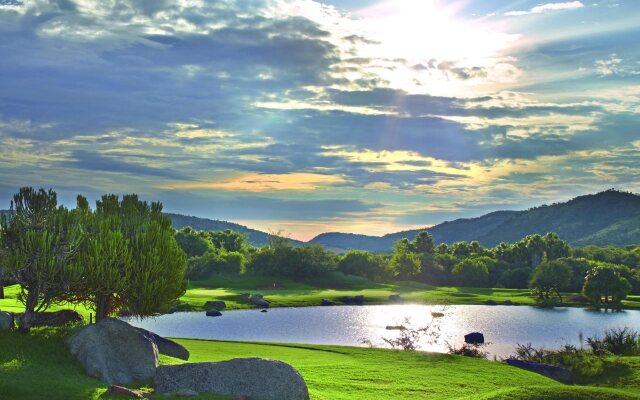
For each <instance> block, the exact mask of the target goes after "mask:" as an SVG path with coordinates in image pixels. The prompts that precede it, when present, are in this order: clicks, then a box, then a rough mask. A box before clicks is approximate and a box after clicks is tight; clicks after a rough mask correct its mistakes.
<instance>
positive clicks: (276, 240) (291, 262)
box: [247, 235, 337, 279]
mask: <svg viewBox="0 0 640 400" xmlns="http://www.w3.org/2000/svg"><path fill="white" fill-rule="evenodd" d="M336 268H337V265H336V255H335V254H334V253H333V252H331V251H329V250H326V249H325V248H324V247H322V246H320V245H305V246H302V247H293V246H291V244H290V243H289V241H288V240H287V239H286V238H282V237H279V236H275V235H274V236H272V239H271V241H270V244H269V246H266V247H263V248H261V249H259V250H258V251H257V252H256V253H255V254H253V255H252V260H251V262H250V263H249V264H247V271H248V272H251V273H254V274H257V275H273V276H282V277H291V278H294V279H304V278H311V277H315V276H319V275H321V274H324V273H327V272H331V271H334V270H335V269H336Z"/></svg>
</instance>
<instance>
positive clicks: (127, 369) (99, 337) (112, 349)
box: [69, 318, 158, 385]
mask: <svg viewBox="0 0 640 400" xmlns="http://www.w3.org/2000/svg"><path fill="white" fill-rule="evenodd" d="M69 349H70V350H71V354H73V355H74V356H75V357H76V358H77V359H78V361H79V362H80V364H82V366H83V367H84V369H85V371H86V372H87V374H89V375H91V376H93V377H95V378H99V379H101V380H102V381H104V382H106V383H108V384H118V385H123V384H128V383H131V382H134V381H139V380H144V379H150V378H153V376H154V375H155V372H156V368H157V367H158V347H157V345H156V343H155V342H154V341H153V340H152V339H150V338H149V337H147V336H146V335H145V334H143V333H142V332H140V331H139V330H138V329H136V328H134V327H132V326H131V325H129V324H128V323H126V322H124V321H121V320H119V319H114V318H106V319H103V320H102V321H100V322H98V323H96V324H93V325H89V326H86V327H84V328H81V329H79V330H78V331H77V332H76V333H75V334H74V335H73V336H72V337H71V338H70V339H69Z"/></svg>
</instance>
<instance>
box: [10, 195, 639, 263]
mask: <svg viewBox="0 0 640 400" xmlns="http://www.w3.org/2000/svg"><path fill="white" fill-rule="evenodd" d="M8 214H9V211H8V210H0V215H8ZM167 215H168V216H169V217H170V218H171V220H172V222H173V226H174V227H175V228H177V229H180V228H182V227H185V226H191V227H192V228H194V229H198V230H212V231H219V230H226V229H231V230H234V231H238V232H242V233H244V234H246V235H247V237H248V238H249V242H250V243H251V244H253V245H254V246H264V245H265V244H267V243H268V241H269V237H270V234H269V233H266V232H262V231H259V230H256V229H251V228H248V227H246V226H244V225H240V224H236V223H233V222H226V221H218V220H211V219H207V218H199V217H193V216H187V215H181V214H171V213H167ZM423 230H426V231H429V233H431V235H433V238H434V240H435V242H436V243H447V244H451V243H455V242H459V241H472V240H477V241H479V242H480V243H481V244H483V245H484V246H488V247H493V246H495V245H496V244H498V243H500V242H507V243H513V242H516V241H518V240H520V239H522V238H523V237H525V236H527V235H531V234H536V233H539V234H545V233H547V232H557V233H558V234H559V235H560V237H561V238H563V239H564V240H567V241H568V242H569V243H571V244H572V245H576V246H582V245H587V244H596V245H607V244H610V245H617V246H622V245H628V244H640V196H639V195H636V194H633V193H627V192H620V191H616V190H607V191H604V192H600V193H597V194H591V195H586V196H580V197H576V198H574V199H572V200H569V201H567V202H565V203H555V204H551V205H543V206H540V207H534V208H531V209H529V210H525V211H495V212H492V213H489V214H485V215H483V216H480V217H476V218H462V219H456V220H454V221H446V222H443V223H441V224H438V225H435V226H432V227H430V228H424V229H416V230H409V231H402V232H396V233H390V234H387V235H384V236H368V235H358V234H353V233H340V232H330V233H322V234H320V235H318V236H316V237H315V238H313V239H311V240H310V241H309V242H307V243H309V244H320V245H323V246H325V247H326V248H328V249H330V250H332V251H335V252H337V253H342V252H344V251H347V250H352V249H359V250H368V251H374V252H384V251H389V250H391V249H392V247H393V243H394V242H395V241H397V240H400V239H402V238H405V237H406V238H410V239H412V238H414V237H415V236H416V234H417V233H418V232H420V231H423ZM291 242H292V244H294V245H296V246H299V245H302V244H304V243H303V242H300V241H297V240H292V241H291Z"/></svg>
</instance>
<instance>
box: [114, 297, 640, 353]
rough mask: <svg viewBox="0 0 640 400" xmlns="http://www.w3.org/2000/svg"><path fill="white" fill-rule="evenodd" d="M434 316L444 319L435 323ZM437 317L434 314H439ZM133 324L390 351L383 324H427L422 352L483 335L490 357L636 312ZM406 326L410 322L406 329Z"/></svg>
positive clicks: (380, 312)
mask: <svg viewBox="0 0 640 400" xmlns="http://www.w3.org/2000/svg"><path fill="white" fill-rule="evenodd" d="M432 313H443V314H444V316H442V317H435V318H434V317H433V316H432ZM436 315H437V314H436ZM125 320H127V321H128V322H130V323H131V324H132V325H135V326H139V327H143V328H145V329H148V330H150V331H153V332H156V333H157V334H159V335H162V336H167V337H175V338H194V339H219V340H238V341H256V342H284V343H305V344H332V345H349V346H364V345H365V344H364V343H363V339H364V340H366V341H368V342H370V343H371V344H372V345H373V346H376V347H388V346H387V345H386V344H385V342H384V341H383V338H395V337H397V336H398V334H399V331H397V330H387V329H386V327H387V326H392V325H405V326H411V327H413V328H419V327H423V326H425V325H427V324H429V323H433V324H434V326H437V327H439V331H440V334H441V336H440V340H439V342H438V343H426V341H423V342H422V348H421V350H425V351H439V352H446V351H447V343H450V344H452V345H455V346H460V345H461V344H462V343H463V342H464V338H463V336H464V335H465V334H467V333H470V332H476V331H477V332H482V333H483V334H484V336H485V340H486V341H487V342H490V344H489V345H488V346H487V348H486V350H487V351H489V353H490V355H491V356H493V355H495V356H498V357H507V356H509V355H510V354H513V349H514V347H515V345H516V343H522V344H524V343H529V342H530V343H532V344H533V345H534V346H545V347H553V348H557V347H559V346H560V345H562V344H565V343H572V344H575V345H579V344H580V339H579V334H580V333H582V335H583V337H584V338H585V339H586V338H587V337H592V336H594V335H602V333H603V332H604V330H605V329H609V328H616V327H624V326H628V327H630V328H633V329H635V330H640V311H635V310H634V311H630V310H628V311H618V312H611V311H606V312H605V311H592V310H586V309H581V308H553V309H542V308H536V307H529V306H486V305H459V306H446V307H444V308H443V307H442V306H424V305H377V306H337V307H303V308H274V309H270V310H269V311H268V312H266V313H263V312H260V310H238V311H227V312H223V315H222V316H221V317H207V316H205V313H204V312H183V313H175V314H167V315H161V316H157V317H152V318H145V319H143V320H139V319H134V318H125ZM407 320H408V321H409V323H407ZM434 321H435V322H434Z"/></svg>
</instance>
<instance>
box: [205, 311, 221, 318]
mask: <svg viewBox="0 0 640 400" xmlns="http://www.w3.org/2000/svg"><path fill="white" fill-rule="evenodd" d="M206 315H207V317H221V316H222V313H221V312H220V311H218V310H207V312H206Z"/></svg>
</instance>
